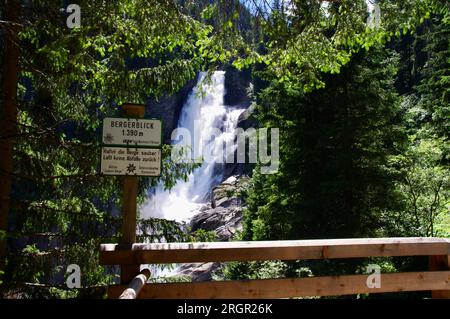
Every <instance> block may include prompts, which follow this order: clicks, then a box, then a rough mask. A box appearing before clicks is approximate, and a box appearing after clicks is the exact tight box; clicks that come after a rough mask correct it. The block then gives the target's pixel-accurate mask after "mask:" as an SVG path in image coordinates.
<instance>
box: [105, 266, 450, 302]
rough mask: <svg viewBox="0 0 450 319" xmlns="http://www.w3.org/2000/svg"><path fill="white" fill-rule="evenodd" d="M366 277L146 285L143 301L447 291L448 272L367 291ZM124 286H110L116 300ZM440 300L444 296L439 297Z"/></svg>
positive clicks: (389, 281)
mask: <svg viewBox="0 0 450 319" xmlns="http://www.w3.org/2000/svg"><path fill="white" fill-rule="evenodd" d="M366 281H367V275H345V276H324V277H311V278H284V279H261V280H230V281H205V282H183V283H164V284H160V283H158V284H156V283H152V284H147V285H145V286H144V288H143V290H142V292H141V293H140V295H139V298H142V299H249V298H256V299H266V298H289V297H311V296H338V295H339V296H341V295H353V294H365V293H369V294H372V293H387V292H404V291H426V290H432V291H450V271H435V272H410V273H409V272H408V273H390V274H382V275H381V286H380V288H369V287H368V286H367V284H366ZM124 287H125V286H120V285H117V286H110V287H109V289H108V296H109V297H110V298H115V296H117V295H118V294H120V293H121V292H122V291H123V289H124ZM439 298H443V297H439Z"/></svg>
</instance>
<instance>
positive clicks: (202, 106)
mask: <svg viewBox="0 0 450 319" xmlns="http://www.w3.org/2000/svg"><path fill="white" fill-rule="evenodd" d="M205 79H206V74H205V73H201V74H200V77H199V80H198V83H197V85H196V86H195V88H194V89H193V90H192V92H191V94H190V95H189V97H188V99H187V101H186V103H185V105H184V106H183V109H182V111H181V115H180V119H179V121H178V127H179V128H186V129H187V130H188V131H189V132H190V134H191V136H192V141H190V142H191V143H189V144H191V145H192V146H193V147H194V150H196V151H195V152H194V156H195V158H197V157H198V155H202V154H203V152H204V150H210V152H209V153H210V154H208V156H209V157H210V158H213V159H214V160H208V161H204V162H203V163H202V165H201V167H199V168H197V169H196V170H195V171H194V172H193V173H192V174H190V176H189V177H188V180H187V181H186V182H184V181H179V182H178V183H177V184H176V185H175V187H174V188H173V189H172V190H171V191H166V190H164V188H163V187H162V186H158V188H157V189H156V191H155V193H154V194H153V195H152V196H151V198H150V199H149V201H148V202H147V203H146V204H145V205H144V206H143V207H142V209H141V215H142V217H143V218H164V219H168V220H176V221H188V220H189V219H190V218H191V217H193V216H194V215H195V213H196V212H197V211H198V209H199V208H200V207H201V206H202V205H203V204H204V203H205V202H206V201H207V196H208V194H209V193H210V191H211V188H212V187H214V186H215V185H217V184H219V183H220V182H221V180H222V177H223V171H224V167H225V164H224V158H225V156H226V152H230V151H234V149H231V150H228V149H227V150H226V151H225V149H224V147H225V145H227V142H230V141H231V139H234V138H235V135H234V130H235V128H236V126H237V122H238V118H239V115H240V114H241V113H242V112H243V111H244V109H236V108H233V107H229V106H226V105H224V101H223V98H224V94H225V72H223V71H216V72H214V73H213V74H212V75H211V81H205ZM217 129H219V130H220V132H221V133H220V134H219V135H218V136H217V134H215V133H214V132H217ZM178 142H179V141H174V143H175V144H176V143H178ZM184 142H186V141H184ZM231 142H233V141H231ZM203 155H204V156H205V154H203Z"/></svg>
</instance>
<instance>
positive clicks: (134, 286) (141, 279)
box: [119, 268, 150, 299]
mask: <svg viewBox="0 0 450 319" xmlns="http://www.w3.org/2000/svg"><path fill="white" fill-rule="evenodd" d="M149 277H150V270H149V269H148V268H145V269H142V270H141V273H140V274H139V275H137V276H136V277H134V278H133V280H132V281H131V282H130V284H129V285H128V288H127V289H125V290H124V291H123V292H122V294H121V295H120V296H119V299H136V298H137V296H139V293H140V292H141V290H142V287H144V285H145V283H146V282H147V280H148V278H149Z"/></svg>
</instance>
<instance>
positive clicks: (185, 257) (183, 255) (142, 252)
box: [100, 237, 450, 265]
mask: <svg viewBox="0 0 450 319" xmlns="http://www.w3.org/2000/svg"><path fill="white" fill-rule="evenodd" d="M449 254H450V240H449V239H444V238H420V237H419V238H358V239H320V240H292V241H257V242H210V243H169V244H167V243H161V244H159V243H158V244H133V245H131V247H130V246H127V247H125V248H122V247H121V245H120V244H119V245H117V244H103V245H101V247H100V263H101V264H103V265H116V264H120V265H133V264H161V263H191V262H224V261H260V260H298V259H333V258H360V257H388V256H433V255H449Z"/></svg>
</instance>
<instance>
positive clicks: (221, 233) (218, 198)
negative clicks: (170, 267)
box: [176, 175, 249, 281]
mask: <svg viewBox="0 0 450 319" xmlns="http://www.w3.org/2000/svg"><path fill="white" fill-rule="evenodd" d="M248 183H249V177H248V176H245V175H237V176H230V177H229V178H227V179H226V180H225V181H223V182H222V183H221V184H220V185H218V186H216V187H214V189H213V190H212V195H211V202H210V203H208V204H206V205H205V206H204V207H202V208H201V209H200V212H199V213H198V214H197V215H195V216H194V217H193V218H192V220H191V222H190V225H189V226H190V228H191V230H192V231H195V230H197V229H203V230H206V231H213V232H214V233H215V234H216V236H217V240H219V241H229V240H232V239H233V238H234V236H235V235H236V233H237V232H239V231H241V230H242V211H243V209H244V208H245V201H244V197H243V194H244V191H245V189H246V188H247V186H248ZM219 266H220V264H219V263H201V264H198V263H195V264H183V265H182V266H180V267H179V268H178V269H177V272H176V273H177V275H182V276H189V277H190V278H191V279H192V281H205V280H211V277H212V274H213V272H214V270H216V269H217V268H218V267H219Z"/></svg>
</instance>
